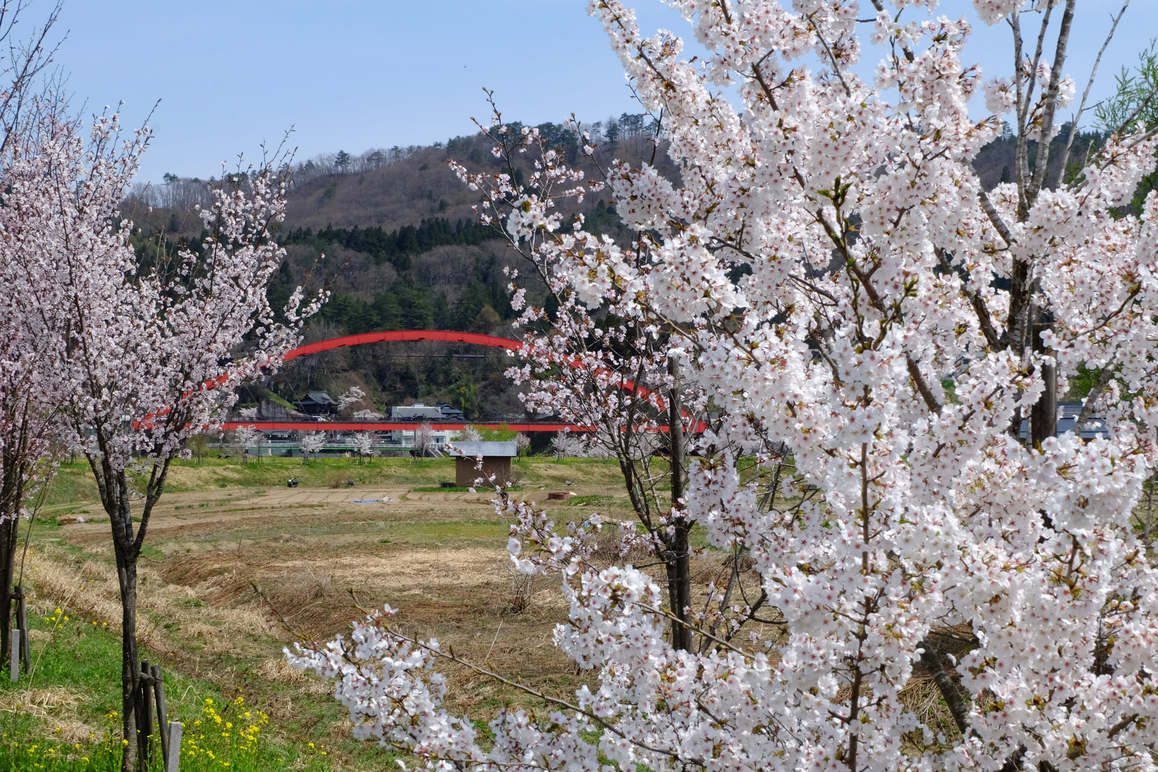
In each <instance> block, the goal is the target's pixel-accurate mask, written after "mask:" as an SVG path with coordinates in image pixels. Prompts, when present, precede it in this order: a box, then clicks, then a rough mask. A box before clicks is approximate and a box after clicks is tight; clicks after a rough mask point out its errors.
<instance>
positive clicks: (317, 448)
mask: <svg viewBox="0 0 1158 772" xmlns="http://www.w3.org/2000/svg"><path fill="white" fill-rule="evenodd" d="M325 444H326V435H325V433H324V432H305V433H304V434H302V440H301V447H302V463H303V464H308V463H309V462H310V456H316V455H317V454H318V453H321V452H322V448H323V447H325Z"/></svg>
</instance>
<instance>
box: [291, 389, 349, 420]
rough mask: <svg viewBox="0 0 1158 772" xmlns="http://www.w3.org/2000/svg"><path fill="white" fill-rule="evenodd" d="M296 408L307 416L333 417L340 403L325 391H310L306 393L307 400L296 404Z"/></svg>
mask: <svg viewBox="0 0 1158 772" xmlns="http://www.w3.org/2000/svg"><path fill="white" fill-rule="evenodd" d="M294 407H296V408H297V409H298V410H300V411H302V412H303V413H306V414H307V415H333V414H334V413H335V412H336V411H337V409H338V403H337V401H336V400H335V399H334V398H333V397H331V396H330V395H329V394H327V393H326V392H324V391H310V392H306V397H305V399H303V400H299V401H298V402H295V403H294Z"/></svg>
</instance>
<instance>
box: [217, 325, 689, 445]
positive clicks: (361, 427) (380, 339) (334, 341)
mask: <svg viewBox="0 0 1158 772" xmlns="http://www.w3.org/2000/svg"><path fill="white" fill-rule="evenodd" d="M410 341H442V342H445V343H471V344H475V345H479V346H489V347H491V348H502V349H506V350H508V351H518V350H519V349H521V348H522V347H523V344H522V341H517V340H512V339H510V338H500V337H498V336H497V335H484V334H482V333H477V332H459V331H456V330H381V331H378V332H363V333H358V334H356V335H343V336H341V337H338V338H330V339H328V340H319V341H315V342H314V343H306V344H304V345H301V346H298V347H297V348H295V349H291V350H290V351H288V352H286V355H285V356H284V357H282V361H283V362H288V361H290V360H293V359H297V358H298V357H303V356H309V355H310V354H320V353H322V352H323V351H331V350H333V349H336V348H345V347H348V346H361V345H364V344H366V343H400V342H410ZM572 367H582V365H581V364H579V363H577V362H576V363H572ZM619 387H620V388H621V389H624V390H625V391H635V392H638V393H639V394H641V395H643V396H647V394H648V390H647V389H645V388H643V387H642V386H637V385H636V384H635V383H633V382H632V381H629V380H623V381H622V382H621V383H620V384H619ZM659 404H660V408H661V409H663V407H662V399H660V400H659ZM685 415H686V413H685ZM439 425H440V426H443V427H445V428H448V429H461V428H463V427H465V426H466V425H467V424H465V423H462V424H457V423H447V424H443V423H440V424H439ZM471 425H475V426H495V427H504V428H509V429H513V430H515V431H532V432H533V431H540V432H544V431H545V432H557V431H564V430H567V431H580V432H583V431H591V430H592V428H591V427H589V426H575V425H573V424H560V423H550V424H493V425H492V424H482V423H477V422H472V423H471ZM242 426H252V427H254V428H256V429H264V430H274V431H277V430H309V429H326V430H339V431H341V430H347V431H374V430H390V429H414V428H416V427H417V426H418V424H417V423H413V422H393V421H375V422H351V421H326V422H319V423H309V422H296V421H295V422H290V421H226V422H224V423H223V424H222V427H223V428H225V429H237V428H240V427H242ZM695 431H702V426H700V425H697V427H696V428H695Z"/></svg>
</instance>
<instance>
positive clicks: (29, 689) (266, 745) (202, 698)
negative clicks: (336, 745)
mask: <svg viewBox="0 0 1158 772" xmlns="http://www.w3.org/2000/svg"><path fill="white" fill-rule="evenodd" d="M29 622H30V625H31V626H32V629H33V631H34V635H36V638H34V641H33V647H32V662H33V669H32V672H31V673H30V674H29V673H22V674H21V677H20V680H19V681H18V682H16V683H11V682H10V681H9V680H8V679H7V678H4V679H3V680H2V681H0V699H3V700H5V701H6V702H9V701H11V702H12V703H13V704H19V702H18V700H17V698H18V697H19V695H18V694H17V693H18V692H21V691H23V692H26V693H27V694H28V695H29V696H30V698H33V697H32V695H34V694H38V693H39V694H50V695H52V699H53V700H54V701H59V702H64V701H67V702H69V703H71V704H72V707H71V709H70V710H69V711H68V712H69V714H70V715H69V716H68V717H67V719H66V718H63V717H61V716H59V715H58V716H57V718H56V720H52V719H44V718H41V717H38V716H36V715H33V714H32V713H30V712H27V711H21V710H15V711H5V712H4V713H3V723H2V725H0V769H12V770H23V769H49V770H73V769H76V770H115V769H119V768H120V756H121V744H122V739H121V725H120V720H119V717H118V714H119V711H120V708H121V705H120V678H121V674H120V637H119V635H117V634H116V633H115V631H111V630H110V629H109V628H108V627H107V626H106V625H105V624H104V623H101V624H94V623H93V622H92V621H91V620H83V619H76V618H73V617H71V616H69V614H68V610H67V609H60V608H57V609H55V610H53V611H52V612H50V613H49V614H48V615H47V616H40V617H36V616H33V617H32V618H30V620H29ZM141 656H142V659H146V658H149V654H148V653H147V652H142V655H141ZM164 681H165V696H166V703H167V712H168V718H169V719H170V720H171V721H181V722H182V724H183V726H184V740H183V742H182V759H181V769H182V770H207V769H240V770H253V771H256V770H289V769H312V770H325V769H330V768H332V765H331V763H330V759H329V751H328V750H327V749H326V748H324V747H322V746H321V745H320V744H315V743H310V742H308V741H306V742H304V743H297V744H295V743H291V742H290V741H288V740H287V739H285V738H284V737H282V736H279V735H277V734H276V732H274V731H273V730H271V728H270V727H269V726H268V718H267V717H266V716H265V714H264V712H263V711H261V710H260V708H259V707H258V706H250V705H248V704H247V703H246V700H245V698H244V696H243V695H241V694H234V695H224V694H222V693H221V692H220V690H218V689H217V688H215V687H214V686H213V685H212V684H211V683H209V682H207V681H203V680H200V679H195V678H189V677H186V676H184V675H183V674H181V673H178V672H174V671H171V670H169V671H166V672H165V673H164ZM63 695H67V697H64V696H63ZM55 712H56V713H60V712H61V711H59V710H57V711H55ZM62 724H66V726H63V727H62ZM78 727H81V728H83V727H88V729H89V731H88V733H87V737H80V738H78V737H77V736H76V734H77V731H78ZM66 735H72V736H71V737H66ZM303 736H308V735H303ZM302 746H304V747H302ZM224 762H228V764H225V763H224ZM150 768H151V769H157V770H160V769H162V764H161V759H160V752H159V750H158V751H157V753H156V756H155V759H154V763H153V764H152V765H151V767H150Z"/></svg>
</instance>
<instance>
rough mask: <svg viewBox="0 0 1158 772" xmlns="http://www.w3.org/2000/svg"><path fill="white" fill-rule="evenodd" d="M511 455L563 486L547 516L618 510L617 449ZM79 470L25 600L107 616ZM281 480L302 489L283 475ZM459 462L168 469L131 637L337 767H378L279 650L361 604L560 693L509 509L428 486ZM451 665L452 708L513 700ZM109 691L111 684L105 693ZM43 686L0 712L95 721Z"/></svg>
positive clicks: (115, 610)
mask: <svg viewBox="0 0 1158 772" xmlns="http://www.w3.org/2000/svg"><path fill="white" fill-rule="evenodd" d="M516 468H517V471H516V476H518V477H521V478H522V479H521V481H520V482H519V484H518V490H517V491H516V492H515V493H513V494H512V495H514V496H517V497H520V498H523V499H528V500H532V501H536V502H540V501H541V502H543V503H544V504H546V498H547V493H548V492H550V491H556V490H559V491H569V492H571V493H573V494H575V498H573V499H571V500H570V501H551V502H550V505H551V506H550V507H549V511H551V512H552V513H553V515H554V516H555V517H556V519H557V520H559V521H565V520H567V519H570V518H572V517H582V516H586V515H588V514H590V513H591V512H592V511H599V512H600V513H601V514H604V515H609V516H611V517H616V518H618V517H627V516H628V515H629V510H628V509H627V506H628V505H627V501H626V497H625V496H623V495H621V494H620V495H617V492H618V491H621V490H622V484H621V482H619V478H618V474H619V472H618V469H617V467H616V466H615V465H614V464H613V463H607V462H602V461H596V460H569V461H566V462H564V463H556V462H554V461H552V460H550V459H527V460H523V461H521V462H518V463H517V464H516ZM86 471H87V470H86V469H84V468H83V467H81V466H79V465H78V466H74V467H66V468H64V469H63V470H62V473H61V475H60V478H59V480H58V483H57V486H56V489H54V491H53V492H52V494H51V496H50V497H49V500H48V502H47V503H46V505H45V507H44V509H43V511H42V520H43V525H40V526H37V527H35V528H34V529H33V535H32V541H31V545H30V548H29V551H28V557H27V564H26V569H25V572H26V573H25V575H26V576H27V579H26V581H25V584H26V585H28V586H29V588H30V591H31V601H30V602H31V606H30V609H31V613H34V614H36V615H38V616H43V615H46V614H47V615H51V614H52V612H53V610H54V609H57V608H60V609H63V610H64V611H63V613H65V614H71V615H72V617H73V618H76V619H83V620H86V621H87V622H94V623H96V625H97V626H103V624H104V623H107V624H108V625H109V627H110V629H115V628H116V626H117V625H118V624H119V618H120V616H119V601H118V596H117V591H116V582H115V577H114V573H113V563H112V557H111V546H110V537H109V534H108V521H107V519H106V518H105V517H104V516H103V512H102V510H101V508H100V505H99V503H98V502H97V501H96V497H95V490H93V489H92V488H91V485H89V484H88V483H87V481H86V478H85V476H84V475H85V473H86ZM290 476H297V477H298V478H299V479H300V480H301V481H302V483H301V487H297V488H288V487H286V486H285V480H286V479H287V478H288V477H290ZM453 476H454V473H453V461H452V460H449V459H437V460H425V461H420V462H413V461H409V460H402V459H379V460H375V461H371V462H369V463H367V464H354V463H353V462H350V461H348V460H344V459H336V460H332V461H329V460H320V461H314V462H312V463H311V464H310V466H302V465H301V463H300V461H296V460H290V459H263V460H262V461H260V462H259V463H253V464H250V465H249V466H242V465H241V464H239V463H237V462H236V461H234V462H230V463H226V462H222V461H214V462H206V463H204V464H201V465H197V464H192V463H190V464H187V465H183V466H180V467H177V468H175V469H174V470H173V472H172V473H171V475H170V479H171V485H170V492H168V493H166V494H165V496H164V497H163V498H162V501H161V503H160V504H159V505H158V508H157V510H156V511H155V513H154V516H153V519H152V522H151V524H150V526H149V531H148V536H147V539H146V545H147V546H146V549H145V553H144V554H143V555H142V559H141V571H140V576H141V586H140V616H141V623H140V634H141V640H142V643H143V645H144V647H145V648H146V649H147V650H148V654H149V656H150V657H151V658H152V660H153V661H154V662H158V663H160V664H162V666H163V667H166V668H168V669H169V670H171V671H174V672H179V673H181V674H183V675H185V676H188V677H191V678H196V679H203V680H205V681H208V682H210V683H211V684H213V686H214V687H215V688H216V689H218V690H219V691H220V693H221V694H223V695H226V696H231V695H233V694H234V693H243V694H244V695H245V697H246V700H247V701H248V703H250V704H254V705H258V706H260V707H261V708H262V709H263V710H265V711H266V712H267V713H269V714H270V716H271V727H277V728H278V730H277V731H279V732H280V733H282V735H283V737H284V739H285V740H286V741H287V742H290V743H296V742H300V743H306V742H316V743H322V744H325V745H326V746H327V747H329V748H331V749H332V753H333V754H335V756H336V759H337V760H338V764H337V766H340V767H343V768H344V767H348V766H358V767H361V766H367V767H376V766H381V762H383V761H384V760H386V757H384V756H381V755H377V756H376V755H375V753H377V752H371V751H370V750H369V749H366V748H365V747H360V746H357V745H355V744H354V743H353V742H352V741H350V740H349V739H348V738H349V727H348V724H347V722H345V721H344V720H343V719H342V716H341V711H340V709H339V707H338V706H337V705H336V703H334V702H333V701H332V700H331V699H330V698H329V697H328V689H327V686H326V685H325V684H324V683H322V682H320V681H317V680H315V679H313V678H312V677H306V676H304V675H303V674H301V673H299V672H298V671H295V670H292V669H291V668H289V667H288V666H287V665H286V664H285V661H284V657H283V655H282V648H283V647H284V646H286V645H288V644H289V643H290V642H292V641H293V640H295V639H307V640H327V639H329V638H331V637H333V636H334V635H335V634H337V633H340V632H343V631H345V630H346V629H348V625H349V623H350V622H351V621H352V620H354V619H358V618H361V616H362V614H363V612H362V611H361V610H360V609H372V608H375V607H381V606H382V604H384V603H389V604H390V605H392V606H394V607H395V608H397V609H399V611H400V614H399V616H398V618H397V620H398V621H399V623H400V624H401V625H402V626H403V627H404V628H405V629H406V630H408V631H410V632H413V633H415V634H419V635H422V636H424V637H426V636H437V637H438V638H439V639H440V640H441V641H443V642H444V643H447V644H450V645H451V646H453V647H454V650H455V652H456V653H458V654H460V655H463V656H465V657H466V658H468V659H470V660H473V661H474V662H477V663H479V664H484V665H485V666H486V667H488V668H492V669H495V670H498V671H500V672H503V673H509V674H512V675H514V676H516V677H518V678H519V679H521V680H524V681H526V682H527V683H529V684H531V685H534V686H536V687H537V688H541V689H546V690H547V691H549V692H561V693H568V694H569V693H571V692H572V691H573V689H574V688H575V686H576V684H577V679H578V676H577V675H576V673H575V671H574V669H573V668H571V667H570V666H569V665H568V663H567V662H566V661H565V660H564V659H563V658H562V657H561V656H560V655H559V654H558V653H557V652H556V651H555V649H554V648H553V647H552V645H551V630H552V627H553V625H554V624H555V623H556V622H557V621H560V620H561V619H563V618H564V617H565V609H564V608H563V606H562V605H561V603H560V602H559V600H558V593H557V592H555V591H554V587H553V586H551V585H550V584H541V585H538V586H535V587H533V588H532V592H533V595H532V597H531V603H530V605H529V607H528V608H527V609H526V610H524V611H522V612H521V613H517V614H516V613H510V611H509V609H510V607H511V605H512V601H513V600H514V596H515V593H516V591H515V589H514V575H513V574H512V572H511V570H510V569H509V559H508V557H507V554H506V551H505V543H506V534H507V523H506V522H505V521H504V520H503V519H502V518H501V517H500V516H498V515H496V513H495V510H494V507H493V506H492V504H491V498H492V496H491V495H488V494H487V492H486V491H485V490H483V491H479V492H477V493H471V492H463V491H454V490H450V491H442V490H430V489H431V488H437V487H438V486H439V483H440V482H441V481H443V480H449V479H453ZM347 481H349V482H352V483H354V484H353V485H352V486H350V487H346V486H347V484H348V483H347ZM331 486H334V487H331ZM542 581H543V582H546V581H547V580H542ZM44 637H45V636H41V638H44ZM34 644H37V645H39V646H40V647H43V646H47V645H66V642H64V641H62V640H58V639H56V638H53V640H51V641H48V640H41V641H34ZM36 648H37V647H36V646H34V651H35V649H36ZM34 656H35V654H34ZM116 664H117V663H115V662H114V663H113V666H114V667H115V666H116ZM448 674H449V675H450V676H451V683H452V686H453V689H452V693H453V701H454V703H455V707H457V708H459V709H461V710H463V711H466V712H467V713H468V714H469V715H470V716H471V717H472V718H477V719H486V718H488V717H489V716H490V715H492V714H493V713H494V711H495V710H496V709H497V708H498V707H499V706H501V705H502V704H504V702H505V701H507V700H510V699H511V698H512V697H514V696H515V695H513V694H512V693H511V692H510V691H509V690H505V689H502V688H500V687H498V686H497V685H496V684H494V683H491V682H489V681H487V680H485V679H480V678H478V677H475V676H472V675H471V674H469V673H466V672H457V673H456V672H450V673H448ZM116 689H117V684H116V683H110V684H109V692H110V694H114V695H115V692H116ZM41 697H42V698H44V699H42V700H40V703H39V704H33V703H36V700H35V699H31V701H30V697H29V695H28V693H27V692H22V691H20V690H17V691H8V692H4V693H3V694H0V710H4V709H7V710H10V711H11V710H15V709H22V710H25V711H29V710H35V711H39V714H42V715H43V718H44V721H45V726H46V727H47V726H48V725H50V724H51V725H52V726H53V727H54V730H53V731H55V728H59V727H69V729H68V734H69V735H71V736H77V737H83V736H85V735H86V734H88V733H89V732H92V731H95V728H94V727H92V726H89V725H88V724H89V723H91V721H86V718H85V709H84V706H83V700H81V699H76V698H71V697H68V695H67V688H65V689H63V690H62V689H60V688H56V689H55V691H54V692H53V693H52V694H48V695H41ZM4 702H7V703H8V704H7V705H5V704H3V703H4ZM114 704H115V703H114ZM18 705H19V706H23V707H19V706H18ZM331 758H334V756H331Z"/></svg>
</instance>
